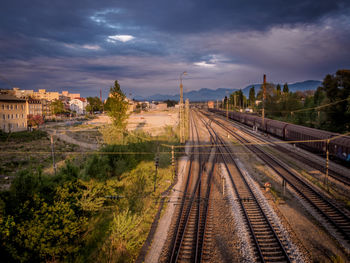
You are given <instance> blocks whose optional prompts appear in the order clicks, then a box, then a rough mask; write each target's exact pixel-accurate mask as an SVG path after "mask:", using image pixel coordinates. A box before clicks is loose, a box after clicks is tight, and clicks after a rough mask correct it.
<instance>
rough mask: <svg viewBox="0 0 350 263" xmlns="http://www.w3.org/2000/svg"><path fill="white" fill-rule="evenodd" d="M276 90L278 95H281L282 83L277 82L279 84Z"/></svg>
mask: <svg viewBox="0 0 350 263" xmlns="http://www.w3.org/2000/svg"><path fill="white" fill-rule="evenodd" d="M276 92H277V96H280V95H281V85H280V84H277V86H276Z"/></svg>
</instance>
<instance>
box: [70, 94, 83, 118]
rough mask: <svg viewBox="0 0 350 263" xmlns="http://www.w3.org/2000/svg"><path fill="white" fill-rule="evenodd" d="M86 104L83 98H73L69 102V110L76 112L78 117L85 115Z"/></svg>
mask: <svg viewBox="0 0 350 263" xmlns="http://www.w3.org/2000/svg"><path fill="white" fill-rule="evenodd" d="M86 105H87V102H86V100H85V99H84V98H75V99H72V100H70V101H69V108H70V110H71V111H74V112H76V114H78V115H83V114H85V113H86Z"/></svg>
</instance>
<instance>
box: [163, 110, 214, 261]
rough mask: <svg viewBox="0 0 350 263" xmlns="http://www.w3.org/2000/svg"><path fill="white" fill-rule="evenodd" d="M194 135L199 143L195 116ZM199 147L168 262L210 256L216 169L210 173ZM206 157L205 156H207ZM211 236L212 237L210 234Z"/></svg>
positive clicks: (183, 198)
mask: <svg viewBox="0 0 350 263" xmlns="http://www.w3.org/2000/svg"><path fill="white" fill-rule="evenodd" d="M191 123H192V125H191V134H192V139H193V141H194V142H195V141H197V142H195V143H194V146H195V144H198V141H199V134H198V130H197V127H196V125H195V120H194V119H193V117H191ZM201 150H202V149H201V148H199V147H193V153H192V154H191V159H190V169H189V173H188V177H187V180H186V185H185V190H184V194H183V197H182V200H181V206H180V210H179V214H178V218H177V222H176V226H175V229H174V235H173V239H172V243H171V248H170V253H169V257H168V262H201V260H202V258H203V257H205V256H208V253H206V249H205V247H204V245H205V239H206V238H207V237H206V230H207V227H208V225H207V218H208V213H209V206H210V203H209V200H210V190H211V187H210V186H211V178H212V173H213V168H214V166H212V168H211V169H210V171H206V170H205V169H204V167H205V160H203V156H201V154H199V153H200V151H201ZM204 156H205V155H204ZM207 236H208V234H207Z"/></svg>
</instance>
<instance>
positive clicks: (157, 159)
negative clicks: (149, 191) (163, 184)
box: [153, 146, 159, 192]
mask: <svg viewBox="0 0 350 263" xmlns="http://www.w3.org/2000/svg"><path fill="white" fill-rule="evenodd" d="M154 166H155V172H154V187H153V192H155V191H156V188H157V176H158V166H159V146H157V153H156V157H155V158H154Z"/></svg>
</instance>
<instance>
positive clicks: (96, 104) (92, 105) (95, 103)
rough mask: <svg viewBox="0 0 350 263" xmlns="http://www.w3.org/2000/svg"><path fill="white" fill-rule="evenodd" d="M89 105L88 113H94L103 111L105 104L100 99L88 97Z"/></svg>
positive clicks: (87, 107)
mask: <svg viewBox="0 0 350 263" xmlns="http://www.w3.org/2000/svg"><path fill="white" fill-rule="evenodd" d="M86 100H87V102H88V105H87V106H86V111H88V112H90V113H93V112H95V111H102V110H103V104H102V101H101V100H100V98H99V97H87V98H86Z"/></svg>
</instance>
